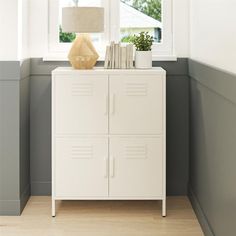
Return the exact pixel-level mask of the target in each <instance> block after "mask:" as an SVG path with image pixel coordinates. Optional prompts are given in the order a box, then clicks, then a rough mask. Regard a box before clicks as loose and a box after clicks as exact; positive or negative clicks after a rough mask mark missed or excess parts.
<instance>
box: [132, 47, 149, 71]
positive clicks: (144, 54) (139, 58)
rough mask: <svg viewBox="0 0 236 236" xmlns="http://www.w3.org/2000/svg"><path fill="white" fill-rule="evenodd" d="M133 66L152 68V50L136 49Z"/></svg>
mask: <svg viewBox="0 0 236 236" xmlns="http://www.w3.org/2000/svg"><path fill="white" fill-rule="evenodd" d="M135 67H136V68H137V69H150V68H152V51H136V52H135Z"/></svg>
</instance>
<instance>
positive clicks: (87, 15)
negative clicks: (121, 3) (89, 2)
mask: <svg viewBox="0 0 236 236" xmlns="http://www.w3.org/2000/svg"><path fill="white" fill-rule="evenodd" d="M62 31H63V32H68V33H99V32H103V31H104V8H102V7H64V8H62Z"/></svg>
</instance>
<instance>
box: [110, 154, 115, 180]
mask: <svg viewBox="0 0 236 236" xmlns="http://www.w3.org/2000/svg"><path fill="white" fill-rule="evenodd" d="M114 176H115V158H114V157H113V156H111V157H110V177H111V178H113V177H114Z"/></svg>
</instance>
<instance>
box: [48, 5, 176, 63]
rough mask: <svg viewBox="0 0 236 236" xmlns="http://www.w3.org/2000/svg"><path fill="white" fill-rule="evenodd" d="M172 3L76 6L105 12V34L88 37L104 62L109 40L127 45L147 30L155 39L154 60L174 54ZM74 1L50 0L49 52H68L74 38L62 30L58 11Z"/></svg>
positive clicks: (73, 35) (71, 34)
mask: <svg viewBox="0 0 236 236" xmlns="http://www.w3.org/2000/svg"><path fill="white" fill-rule="evenodd" d="M171 2H172V0H79V6H100V7H104V9H105V22H104V24H105V25H104V29H105V30H104V32H103V33H99V34H91V36H92V40H93V43H94V45H95V47H96V49H97V50H98V53H99V54H100V55H101V59H103V56H104V53H105V48H106V45H107V44H108V43H109V42H110V41H121V42H122V43H127V42H130V40H131V39H132V37H133V35H134V34H137V33H139V32H142V31H148V32H149V34H151V35H152V36H153V37H154V40H155V42H154V45H153V48H152V50H153V57H154V59H158V58H159V57H161V56H170V55H172V54H173V46H172V3H171ZM73 5H74V0H49V53H55V52H61V53H67V52H68V50H69V49H70V47H71V42H72V41H73V40H74V39H75V37H76V35H75V34H73V33H64V32H62V30H61V11H62V8H63V7H65V6H73Z"/></svg>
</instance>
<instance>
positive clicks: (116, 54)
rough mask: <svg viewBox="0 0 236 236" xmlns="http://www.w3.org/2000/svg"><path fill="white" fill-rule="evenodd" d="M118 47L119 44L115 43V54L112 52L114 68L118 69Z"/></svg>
mask: <svg viewBox="0 0 236 236" xmlns="http://www.w3.org/2000/svg"><path fill="white" fill-rule="evenodd" d="M119 48H120V45H119V44H118V43H115V54H114V57H115V67H114V68H115V69H119V51H120V50H119Z"/></svg>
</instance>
